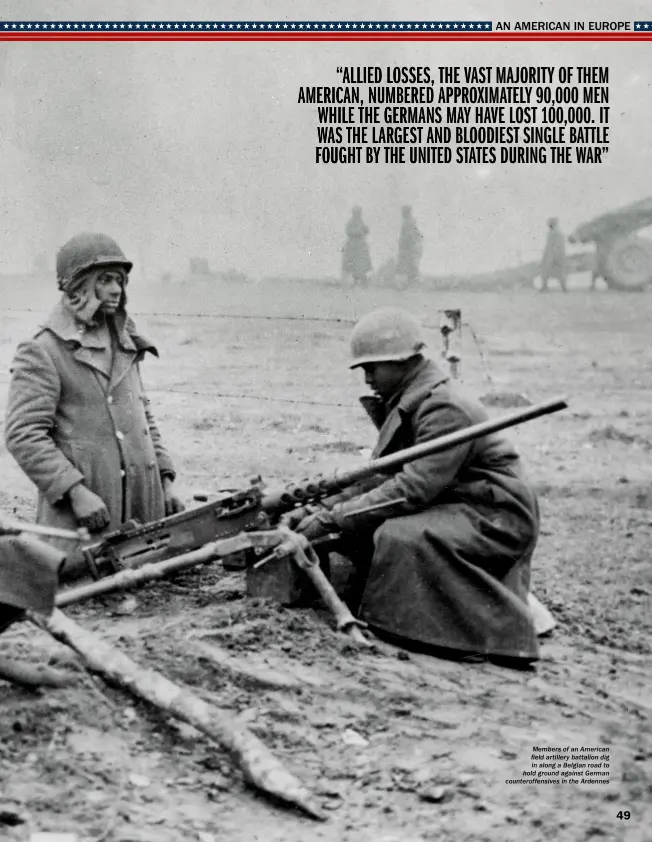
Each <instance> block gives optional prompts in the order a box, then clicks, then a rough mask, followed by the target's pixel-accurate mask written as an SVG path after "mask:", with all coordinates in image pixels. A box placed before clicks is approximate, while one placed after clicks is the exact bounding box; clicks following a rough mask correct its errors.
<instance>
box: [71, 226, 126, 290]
mask: <svg viewBox="0 0 652 842" xmlns="http://www.w3.org/2000/svg"><path fill="white" fill-rule="evenodd" d="M114 264H118V265H119V266H123V267H124V269H125V271H127V272H130V271H131V268H132V266H133V263H131V261H129V260H127V258H126V257H125V255H124V252H123V251H122V249H121V248H120V246H119V245H118V244H117V243H116V241H115V240H113V239H111V237H107V236H106V234H90V233H87V232H84V233H83V234H76V235H75V236H74V237H72V238H71V239H70V240H68V242H67V243H65V244H64V245H63V246H61V248H60V249H59V251H58V253H57V277H58V278H59V279H60V280H70V279H72V278H75V277H76V276H77V275H79V274H80V272H84V271H86V269H91V268H93V267H95V266H108V265H114Z"/></svg>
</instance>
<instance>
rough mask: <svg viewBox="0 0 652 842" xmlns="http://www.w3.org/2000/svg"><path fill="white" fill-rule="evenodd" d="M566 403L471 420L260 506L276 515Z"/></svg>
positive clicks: (274, 495) (267, 498) (272, 495)
mask: <svg viewBox="0 0 652 842" xmlns="http://www.w3.org/2000/svg"><path fill="white" fill-rule="evenodd" d="M567 406H568V403H567V401H566V399H565V398H553V399H551V400H548V401H544V402H543V403H538V404H534V405H533V406H530V407H528V408H527V409H520V410H518V411H517V412H512V413H510V414H509V415H504V416H503V417H502V418H492V419H489V420H488V421H483V422H482V423H480V424H474V425H473V426H471V427H467V428H466V429H464V430H458V431H457V432H455V433H449V434H448V435H445V436H440V437H439V438H436V439H432V440H431V441H426V442H422V443H421V444H415V445H414V446H413V447H407V448H405V449H404V450H399V451H397V452H396V453H391V454H389V455H388V456H381V457H380V458H378V459H371V460H370V461H368V462H365V463H363V464H362V465H357V466H355V467H353V468H347V469H344V470H336V471H334V472H333V473H332V474H331V475H329V476H323V477H317V478H313V479H311V480H306V481H305V482H299V483H295V484H293V485H290V486H287V487H285V488H282V489H280V490H279V491H272V492H268V493H265V494H264V496H263V499H262V507H263V509H264V510H265V512H267V513H268V514H269V515H273V516H276V517H278V516H279V515H280V514H282V513H283V512H286V511H290V510H291V509H293V508H295V507H296V506H297V505H301V504H304V503H309V502H311V501H314V500H319V499H323V498H324V497H328V496H330V495H331V494H337V493H338V492H340V491H343V490H344V489H345V488H348V487H350V486H351V485H354V484H355V483H357V482H360V481H362V480H364V479H367V478H369V477H371V476H375V475H376V474H385V473H391V472H393V471H396V470H398V469H399V468H401V467H403V465H406V464H407V463H408V462H414V461H416V460H417V459H422V458H423V457H424V456H432V455H434V454H435V453H443V452H444V451H445V450H452V449H453V448H455V447H458V446H459V445H462V444H467V443H468V442H470V441H475V439H479V438H482V437H483V436H488V435H490V434H491V433H498V432H500V431H501V430H506V429H508V428H509V427H514V426H516V425H517V424H523V423H525V422H526V421H532V420H534V419H535V418H541V417H542V416H543V415H549V414H551V413H553V412H559V411H560V410H562V409H566V407H567Z"/></svg>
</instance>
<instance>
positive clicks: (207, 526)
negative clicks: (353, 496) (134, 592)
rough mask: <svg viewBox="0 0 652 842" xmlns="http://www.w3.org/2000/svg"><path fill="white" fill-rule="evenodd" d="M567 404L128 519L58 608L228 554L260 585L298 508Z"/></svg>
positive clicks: (92, 551)
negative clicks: (326, 471) (148, 518)
mask: <svg viewBox="0 0 652 842" xmlns="http://www.w3.org/2000/svg"><path fill="white" fill-rule="evenodd" d="M567 405H568V404H567V402H566V401H565V400H564V399H563V398H556V399H553V400H549V401H546V402H544V403H540V404H536V405H534V406H531V407H528V408H527V409H523V410H519V411H517V412H514V413H511V414H509V415H506V416H504V417H502V418H497V419H491V420H489V421H484V422H482V423H481V424H476V425H474V426H471V427H468V428H466V429H463V430H459V431H457V432H455V433H450V434H448V435H445V436H440V437H439V438H436V439H433V440H431V441H427V442H423V443H421V444H417V445H414V446H413V447H409V448H406V449H405V450H400V451H398V452H396V453H392V454H390V455H388V456H383V457H381V458H379V459H372V460H370V461H368V462H366V463H364V464H362V465H358V466H356V467H353V468H348V469H343V470H336V471H334V472H333V473H332V474H330V475H320V476H317V477H315V478H313V479H311V480H305V481H303V482H298V483H294V484H290V485H288V486H286V487H284V488H281V489H279V490H276V491H269V492H268V491H266V490H264V489H263V488H262V487H261V486H260V485H259V484H254V485H252V486H251V488H248V489H245V490H243V491H238V492H235V493H233V494H228V495H225V496H222V497H220V498H218V499H217V500H214V501H212V502H210V503H206V504H205V505H203V506H198V507H196V508H194V509H191V510H189V511H185V512H182V513H180V514H176V515H171V516H169V517H165V518H162V519H161V520H158V521H154V522H152V523H148V524H144V525H141V524H138V523H136V522H133V521H132V522H128V523H126V524H124V526H123V527H122V528H121V529H119V530H117V531H115V532H112V533H110V534H108V535H105V536H103V537H102V538H101V539H100V540H98V541H97V542H95V543H91V544H88V545H86V546H85V547H83V548H82V549H81V552H80V553H78V554H77V555H76V556H72V557H71V558H70V560H69V562H68V563H67V565H66V567H67V568H68V569H67V571H66V570H64V573H66V572H67V578H68V579H71V578H83V577H86V578H88V577H89V576H90V577H92V578H93V579H95V580H96V581H94V582H91V583H89V584H85V585H81V586H78V587H76V588H71V589H68V590H67V591H66V590H64V591H63V592H61V593H60V594H59V596H58V598H57V605H59V606H63V605H68V604H70V603H72V602H79V601H81V600H83V599H88V598H90V597H92V596H96V595H99V594H103V593H109V592H111V591H115V590H121V589H123V588H126V587H132V586H134V585H136V584H139V583H142V582H146V581H151V580H154V579H160V578H162V577H164V576H167V575H170V574H171V573H177V572H180V571H182V570H186V569H189V568H191V567H195V566H198V565H200V564H205V563H206V562H209V561H213V560H215V559H218V558H221V559H223V566H224V568H225V569H231V570H233V569H246V570H247V576H248V584H249V581H250V580H251V582H255V580H256V577H257V575H262V574H257V573H256V571H258V570H260V569H261V565H262V562H263V561H265V559H266V558H267V557H269V556H270V554H271V555H278V548H279V546H280V545H287V543H288V535H287V530H285V531H284V530H281V529H278V528H277V526H278V524H279V521H280V519H281V517H282V516H283V515H284V514H285V513H287V512H290V511H292V510H293V509H294V508H296V507H297V506H303V505H306V504H309V503H318V502H319V501H322V500H325V499H326V498H328V497H331V496H333V495H335V494H338V493H339V492H341V491H343V490H344V489H347V488H350V487H351V486H354V485H356V484H358V483H361V482H362V481H364V480H369V479H370V478H378V479H379V481H382V479H385V478H386V477H387V476H388V475H391V474H392V473H393V472H396V471H398V470H399V469H400V468H401V467H402V466H403V465H405V464H407V463H408V462H413V461H415V460H417V459H421V458H423V457H425V456H430V455H432V454H436V453H442V452H444V451H446V450H451V449H453V448H455V447H457V446H459V445H462V444H466V443H468V442H471V441H474V440H475V439H479V438H482V437H483V436H486V435H489V434H491V433H496V432H499V431H500V430H505V429H507V428H508V427H513V426H515V425H517V424H522V423H524V422H526V421H531V420H533V419H535V418H540V417H541V416H543V415H548V414H550V413H553V412H558V411H559V410H561V409H565V408H566V407H567ZM315 543H316V542H315ZM311 578H312V577H311ZM250 592H251V588H250Z"/></svg>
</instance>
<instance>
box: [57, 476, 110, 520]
mask: <svg viewBox="0 0 652 842" xmlns="http://www.w3.org/2000/svg"><path fill="white" fill-rule="evenodd" d="M68 497H69V498H70V505H71V506H72V512H73V514H74V516H75V519H76V520H77V523H78V524H79V525H80V526H81V527H84V528H86V529H88V531H89V532H100V531H101V530H102V529H104V527H105V526H108V525H109V522H110V520H111V518H110V517H109V510H108V509H107V507H106V505H105V504H104V500H102V498H101V497H98V495H97V494H95V493H93V492H92V491H91V490H90V489H89V488H86V486H85V485H83V484H82V483H79V484H78V485H75V486H73V487H72V488H71V489H70V491H69V492H68Z"/></svg>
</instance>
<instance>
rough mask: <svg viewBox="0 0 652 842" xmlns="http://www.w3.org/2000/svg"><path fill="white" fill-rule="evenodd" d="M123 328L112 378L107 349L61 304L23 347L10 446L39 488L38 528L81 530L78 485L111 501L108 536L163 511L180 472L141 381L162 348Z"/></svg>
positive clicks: (17, 360)
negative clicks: (169, 485)
mask: <svg viewBox="0 0 652 842" xmlns="http://www.w3.org/2000/svg"><path fill="white" fill-rule="evenodd" d="M116 324H117V325H118V331H117V334H118V338H117V347H116V348H115V353H114V359H113V367H112V369H111V374H110V377H109V376H107V374H106V369H107V366H106V362H105V355H106V349H105V348H104V347H103V345H102V343H101V342H98V340H97V338H96V337H95V336H94V335H93V331H92V330H88V329H84V327H83V325H80V323H78V322H77V321H76V320H75V319H74V317H73V316H72V314H70V313H69V311H68V310H67V309H66V308H65V307H64V305H63V303H59V304H58V305H57V306H56V307H55V309H54V310H53V311H52V313H51V314H50V317H49V319H48V320H47V321H46V323H45V324H44V325H43V326H42V327H41V328H40V329H39V330H38V332H37V333H36V335H35V336H34V337H33V338H32V339H30V340H28V341H26V342H23V343H22V344H21V345H19V347H18V349H17V351H16V354H15V357H14V360H13V364H12V369H11V372H12V376H11V384H10V388H9V399H8V404H7V412H6V421H5V442H6V445H7V449H8V450H9V452H10V453H11V454H12V456H13V457H14V458H15V459H16V461H17V462H18V464H19V465H20V467H21V468H22V469H23V471H24V472H25V473H26V474H27V476H28V477H29V478H30V479H31V480H32V482H33V483H34V484H35V485H36V487H37V488H38V491H39V499H38V512H37V522H38V523H41V524H45V525H48V526H55V527H62V528H75V526H76V523H75V518H74V515H73V513H72V510H71V507H70V503H69V500H68V497H67V492H68V491H69V490H70V488H71V487H72V486H73V485H75V484H76V483H78V482H80V481H83V482H84V483H85V485H86V486H87V487H88V488H89V489H90V490H91V491H93V492H95V493H96V494H98V495H99V496H100V497H101V498H102V500H103V501H104V503H105V504H106V506H107V508H108V510H109V514H110V518H111V522H110V524H109V526H108V527H107V529H108V530H111V529H115V528H116V527H118V526H119V525H120V524H121V523H123V522H124V521H126V520H129V519H132V518H135V519H137V520H139V521H141V522H142V523H146V522H148V521H151V520H154V519H157V518H160V517H163V516H164V514H165V503H164V495H163V487H162V481H161V474H164V473H168V474H170V475H171V476H172V477H174V468H173V465H172V462H171V460H170V457H169V455H168V452H167V450H166V448H165V447H164V446H163V443H162V441H161V436H160V433H159V430H158V428H157V426H156V423H155V421H154V418H153V417H152V414H151V412H150V410H149V406H148V404H149V402H148V398H147V396H146V393H145V390H144V388H143V384H142V380H141V376H140V362H141V360H142V359H143V357H144V355H145V353H146V352H147V351H150V352H152V353H154V354H156V353H157V352H156V348H155V347H154V346H153V345H151V343H149V342H148V341H147V340H146V339H144V337H142V336H141V335H140V334H139V333H138V332H137V330H136V327H135V325H134V324H133V322H132V321H131V320H130V319H128V318H123V319H122V321H119V320H118V319H116ZM59 546H61V547H62V548H63V549H64V550H65V549H68V546H69V545H68V546H65V545H63V544H59Z"/></svg>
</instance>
